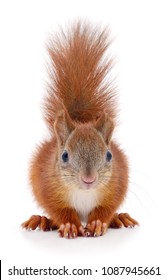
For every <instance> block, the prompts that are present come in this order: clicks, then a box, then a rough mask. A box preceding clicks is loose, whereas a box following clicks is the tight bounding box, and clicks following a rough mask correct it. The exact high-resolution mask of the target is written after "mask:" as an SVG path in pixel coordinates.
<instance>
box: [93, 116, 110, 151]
mask: <svg viewBox="0 0 168 280" xmlns="http://www.w3.org/2000/svg"><path fill="white" fill-rule="evenodd" d="M95 128H96V129H97V130H98V131H99V132H100V133H101V134H102V136H103V138H104V140H105V142H106V144H107V145H108V144H109V142H110V140H111V136H112V133H113V130H114V123H113V121H112V119H111V118H110V117H109V116H108V115H107V114H106V113H103V114H102V116H101V117H100V118H99V119H98V120H97V121H96V124H95Z"/></svg>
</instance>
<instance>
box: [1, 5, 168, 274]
mask: <svg viewBox="0 0 168 280" xmlns="http://www.w3.org/2000/svg"><path fill="white" fill-rule="evenodd" d="M166 2H167V1H142V0H141V1H135V0H132V1H130V0H128V1H124V0H123V1H120V0H116V1H112V0H109V1H108V0H103V1H102V0H99V1H98V0H97V1H95V0H92V1H88V0H85V1H77V0H76V1H75V0H70V1H68V0H61V1H56V0H55V1H51V0H47V1H42V0H41V1H30V0H29V1H17V0H15V1H7V0H4V1H2V0H1V1H0V132H1V134H0V135H1V136H0V141H1V145H0V174H1V181H0V185H1V186H0V192H1V193H0V226H1V228H0V243H1V244H0V258H1V259H2V273H3V278H2V279H20V278H19V277H18V276H16V277H10V276H8V275H7V269H9V268H10V267H12V266H13V265H16V266H17V267H20V268H24V267H26V266H28V267H29V266H32V267H36V268H47V267H48V266H53V267H56V268H58V267H62V266H63V265H66V266H67V267H69V268H92V269H93V270H95V269H97V270H98V273H97V274H96V273H94V275H93V276H90V277H87V279H113V277H112V276H101V268H102V267H103V266H106V267H108V266H131V267H134V266H144V267H146V266H148V267H152V266H155V267H158V266H160V269H161V273H162V276H153V277H152V276H151V278H150V277H149V276H144V278H143V277H142V276H137V277H134V275H130V276H120V277H116V279H136V278H138V279H139V278H140V277H141V279H167V278H166V277H168V271H166V269H167V250H168V242H167V235H168V226H167V214H168V192H167V188H168V179H167V160H168V148H167V143H168V133H167V120H168V110H167V107H168V97H167V96H168V75H167V73H168V31H167V30H168V7H167V3H166ZM76 18H84V19H85V18H87V19H89V20H91V21H93V23H102V24H104V25H106V24H109V26H110V28H111V30H112V37H115V41H114V43H113V45H112V47H111V49H110V52H111V53H112V55H113V56H115V57H116V58H117V65H116V67H115V68H114V70H113V72H114V73H113V74H115V75H116V74H118V88H119V104H120V109H121V110H120V115H119V122H120V126H119V127H118V129H117V131H116V134H115V138H117V139H118V141H119V142H120V143H121V146H122V147H123V148H124V150H126V153H127V154H128V156H129V159H130V165H131V178H130V191H129V193H128V196H127V199H126V201H125V204H124V205H123V206H122V210H123V211H127V212H129V213H130V214H131V215H132V216H133V217H134V218H136V219H137V220H138V221H139V222H140V227H138V228H135V229H121V230H109V231H108V232H107V234H106V235H105V236H103V237H100V238H90V239H89V238H88V239H87V238H77V239H76V240H65V239H60V238H59V237H58V236H57V233H56V232H49V233H43V232H40V231H36V232H26V231H22V230H21V229H20V227H19V226H20V224H21V222H23V221H24V220H25V219H27V218H28V217H29V216H30V215H31V214H42V210H41V209H39V208H37V206H36V203H35V202H34V199H33V197H32V195H31V191H30V186H29V185H28V179H27V174H28V172H27V169H28V162H29V159H30V155H31V153H32V151H33V149H34V147H35V144H37V143H39V141H41V140H42V139H43V138H45V135H47V130H46V128H45V125H44V122H43V119H42V112H41V109H40V106H41V101H42V96H43V94H45V79H46V69H45V62H46V59H47V58H46V50H45V43H46V41H47V38H48V35H49V33H51V32H53V31H55V30H56V29H57V27H58V25H59V24H60V25H63V26H65V25H66V24H68V23H69V22H71V21H72V20H73V19H76ZM20 277H21V276H20ZM125 277H126V278H125ZM24 278H25V279H29V277H28V276H27V277H26V276H25V277H23V276H22V279H24ZM62 278H63V279H73V277H72V276H69V277H67V276H65V277H61V276H58V277H57V279H62ZM74 278H75V277H74ZM83 278H84V276H77V277H76V279H83ZM31 279H38V277H37V276H36V277H35V276H34V277H33V276H31ZM40 279H44V277H42V276H41V277H40ZM45 279H54V277H53V278H52V277H50V278H47V277H45ZM114 279H115V277H114Z"/></svg>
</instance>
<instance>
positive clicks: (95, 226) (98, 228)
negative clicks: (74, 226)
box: [85, 220, 108, 237]
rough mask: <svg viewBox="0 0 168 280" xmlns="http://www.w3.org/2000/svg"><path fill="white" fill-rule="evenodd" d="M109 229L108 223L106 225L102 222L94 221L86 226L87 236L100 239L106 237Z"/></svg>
mask: <svg viewBox="0 0 168 280" xmlns="http://www.w3.org/2000/svg"><path fill="white" fill-rule="evenodd" d="M107 227H108V226H107V223H104V222H102V221H100V220H94V221H92V222H91V223H88V224H87V225H86V228H85V235H86V236H88V237H89V236H93V237H98V236H101V235H104V234H105V233H106V231H107Z"/></svg>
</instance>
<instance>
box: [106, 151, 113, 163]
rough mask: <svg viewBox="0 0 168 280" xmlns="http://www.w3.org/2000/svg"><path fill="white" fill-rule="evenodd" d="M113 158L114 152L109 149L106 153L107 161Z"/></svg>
mask: <svg viewBox="0 0 168 280" xmlns="http://www.w3.org/2000/svg"><path fill="white" fill-rule="evenodd" d="M111 159H112V154H111V153H110V152H109V151H107V153H106V160H107V161H111Z"/></svg>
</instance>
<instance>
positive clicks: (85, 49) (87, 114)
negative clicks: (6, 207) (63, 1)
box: [23, 22, 137, 237]
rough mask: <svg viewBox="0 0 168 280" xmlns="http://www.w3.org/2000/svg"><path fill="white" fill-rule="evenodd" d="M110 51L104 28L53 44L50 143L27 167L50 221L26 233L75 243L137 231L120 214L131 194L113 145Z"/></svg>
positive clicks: (83, 27) (76, 28)
mask: <svg viewBox="0 0 168 280" xmlns="http://www.w3.org/2000/svg"><path fill="white" fill-rule="evenodd" d="M108 46H109V41H108V32H107V29H101V28H100V29H98V28H93V27H91V26H90V25H89V24H86V23H82V22H77V23H75V24H74V25H73V27H72V28H71V30H69V31H68V32H67V33H65V32H63V31H61V32H60V34H59V35H58V36H56V37H55V38H54V39H53V40H52V42H50V44H49V47H48V50H49V54H50V57H51V64H52V67H51V70H50V76H51V83H50V85H49V89H48V95H47V96H46V99H45V101H44V106H45V118H46V121H47V124H48V127H49V129H50V132H51V139H50V140H49V141H45V142H44V143H43V144H41V145H40V146H39V147H38V149H37V151H36V153H35V154H34V155H33V159H32V161H31V166H30V182H31V185H32V189H33V193H34V196H35V198H36V200H37V202H38V203H39V205H40V206H42V208H43V209H44V210H45V212H46V213H47V215H48V216H49V218H46V217H40V216H32V217H31V218H30V219H29V220H28V221H26V222H24V223H23V227H25V228H31V229H35V228H37V227H40V228H41V229H43V230H48V229H59V233H60V235H61V236H62V237H76V236H78V235H82V236H100V235H102V234H104V233H105V232H106V230H107V228H108V227H109V226H111V227H121V226H122V225H124V226H126V227H127V226H134V225H135V224H137V222H136V221H135V220H134V219H132V218H131V217H130V216H129V215H128V214H119V215H118V214H116V211H117V209H118V208H119V206H120V205H121V203H122V202H123V200H124V197H125V195H126V192H127V188H128V161H127V158H126V156H125V154H124V153H123V151H122V150H121V149H120V148H119V147H118V145H117V144H116V143H114V142H113V141H112V140H111V138H112V134H113V130H114V127H115V118H116V103H115V93H114V90H112V87H111V86H109V84H108V83H107V82H105V77H106V74H107V73H108V71H109V69H110V67H111V64H112V61H111V60H107V59H106V60H105V57H104V53H105V51H106V49H107V47H108ZM82 221H85V222H86V227H84V226H83V224H82Z"/></svg>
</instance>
